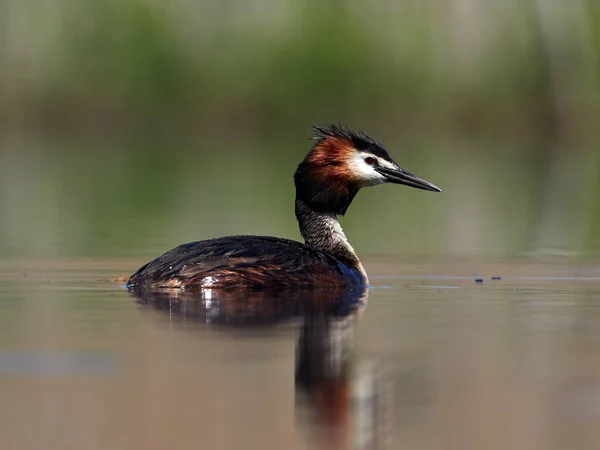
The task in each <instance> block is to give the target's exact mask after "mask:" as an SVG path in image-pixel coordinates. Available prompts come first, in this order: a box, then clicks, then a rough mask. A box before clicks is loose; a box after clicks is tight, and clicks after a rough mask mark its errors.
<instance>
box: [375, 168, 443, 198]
mask: <svg viewBox="0 0 600 450" xmlns="http://www.w3.org/2000/svg"><path fill="white" fill-rule="evenodd" d="M375 170H377V172H379V173H380V174H381V175H383V176H384V177H385V179H386V181H387V182H389V183H394V184H404V185H406V186H411V187H414V188H417V189H423V190H424V191H433V192H442V190H441V189H440V188H439V187H437V186H436V185H435V184H432V183H430V182H429V181H427V180H424V179H423V178H420V177H418V176H416V175H413V174H412V173H409V172H407V171H406V170H403V169H400V168H397V169H389V168H387V167H377V168H376V169H375Z"/></svg>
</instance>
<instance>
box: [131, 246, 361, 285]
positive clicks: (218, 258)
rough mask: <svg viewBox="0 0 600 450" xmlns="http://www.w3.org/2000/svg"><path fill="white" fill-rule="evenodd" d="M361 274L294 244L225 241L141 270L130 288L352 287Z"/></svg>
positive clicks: (171, 254)
mask: <svg viewBox="0 0 600 450" xmlns="http://www.w3.org/2000/svg"><path fill="white" fill-rule="evenodd" d="M361 281H362V278H361V272H360V271H358V270H355V269H351V268H349V267H347V266H345V265H344V264H342V263H341V262H339V261H338V260H336V259H335V258H333V257H331V256H329V255H327V254H325V253H322V252H319V251H317V250H315V249H313V248H311V247H309V246H307V245H305V244H302V243H300V242H297V241H292V240H290V239H280V238H275V237H268V236H226V237H221V238H216V239H208V240H205V241H198V242H190V243H188V244H183V245H180V246H179V247H176V248H174V249H172V250H169V251H168V252H166V253H165V254H164V255H162V256H160V257H158V258H156V259H155V260H153V261H151V262H149V263H148V264H146V265H145V266H143V267H141V268H140V269H139V270H138V271H137V272H136V273H135V274H133V275H132V276H131V278H130V280H129V285H131V286H136V287H141V286H143V287H145V288H151V289H164V288H182V287H187V288H188V289H189V288H190V287H197V288H201V289H204V288H210V289H217V288H235V287H257V288H264V287H277V286H280V287H294V286H313V285H328V286H340V287H341V286H349V287H351V286H354V285H359V284H360V283H361Z"/></svg>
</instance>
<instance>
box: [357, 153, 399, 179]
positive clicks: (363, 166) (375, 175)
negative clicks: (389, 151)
mask: <svg viewBox="0 0 600 450" xmlns="http://www.w3.org/2000/svg"><path fill="white" fill-rule="evenodd" d="M365 158H374V159H376V160H377V162H378V163H379V165H381V166H383V167H389V168H393V167H394V166H392V165H391V164H390V163H388V162H387V161H384V160H382V159H381V158H378V157H377V156H375V155H371V154H369V153H355V154H354V155H352V158H351V159H350V162H349V164H348V168H349V169H350V171H351V172H352V174H353V175H354V176H355V177H356V178H359V179H360V180H361V181H362V182H363V184H364V186H375V185H377V184H381V183H385V177H384V176H383V175H381V174H380V173H379V172H377V171H376V170H375V169H374V168H373V166H371V165H369V164H367V163H366V162H365Z"/></svg>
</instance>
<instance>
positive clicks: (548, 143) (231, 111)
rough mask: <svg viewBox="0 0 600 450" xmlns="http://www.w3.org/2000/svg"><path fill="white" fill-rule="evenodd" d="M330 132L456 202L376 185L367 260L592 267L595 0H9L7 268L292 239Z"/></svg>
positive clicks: (595, 234)
mask: <svg viewBox="0 0 600 450" xmlns="http://www.w3.org/2000/svg"><path fill="white" fill-rule="evenodd" d="M335 122H342V123H344V124H346V125H348V126H349V127H351V128H361V129H363V130H365V131H366V132H368V133H369V134H371V135H372V136H373V137H375V138H376V139H378V140H379V141H381V142H382V143H383V144H384V145H385V146H386V147H387V148H388V150H389V151H390V153H391V154H392V156H393V157H394V158H395V159H396V161H397V162H398V163H399V164H400V165H401V166H403V167H405V168H406V169H408V170H410V171H412V172H414V173H416V174H418V175H421V176H423V177H425V178H426V179H428V180H430V181H432V182H433V183H435V184H437V185H438V186H440V187H441V188H442V189H443V190H444V192H443V193H442V194H431V193H425V192H422V191H416V190H411V189H407V188H399V187H397V186H384V187H379V188H376V189H369V190H363V192H361V193H360V194H359V195H358V197H357V199H356V201H355V203H354V204H353V206H352V207H351V208H350V210H349V212H348V215H347V217H346V218H344V219H342V224H343V226H344V228H345V230H346V233H347V235H348V237H349V238H350V240H351V242H352V243H353V245H354V247H355V248H356V250H357V251H358V252H359V254H361V256H365V255H371V256H377V255H395V256H396V257H399V258H414V257H417V256H418V257H424V258H432V257H433V258H441V257H451V256H473V255H477V256H481V255H483V256H494V257H507V256H514V255H522V254H560V255H575V256H595V255H598V254H600V226H599V225H598V223H599V222H600V181H599V180H600V148H599V145H598V143H599V142H600V141H599V138H600V131H599V128H600V126H599V124H600V3H599V2H598V1H597V0H573V1H569V2H566V1H564V0H489V1H487V2H480V1H476V0H405V1H399V2H393V1H389V0H387V1H381V0H379V1H365V0H355V1H339V0H337V1H330V2H320V1H316V0H287V1H275V0H256V1H252V2H247V1H242V0H228V1H222V2H218V1H208V0H207V1H204V2H190V1H184V0H173V1H170V2H164V1H162V2H161V1H156V0H79V1H68V0H30V1H27V2H25V1H22V0H4V1H2V2H1V3H0V256H3V257H9V256H19V255H24V256H115V257H120V256H131V255H136V256H137V255H153V254H156V253H158V252H161V251H163V250H166V249H167V248H170V247H172V246H174V245H177V244H179V243H182V242H186V241H191V240H197V239H204V238H209V237H213V236H217V235H224V234H238V233H243V234H268V235H277V236H285V237H290V238H294V239H299V233H298V232H297V226H296V221H295V218H294V213H293V198H294V190H293V183H292V174H293V171H294V170H295V167H296V165H297V164H298V162H299V161H300V160H301V159H302V158H303V157H304V155H305V153H306V152H307V151H308V149H309V147H310V145H311V142H310V141H309V140H308V138H309V131H310V126H311V125H321V124H326V123H335Z"/></svg>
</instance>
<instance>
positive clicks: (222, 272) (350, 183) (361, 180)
mask: <svg viewBox="0 0 600 450" xmlns="http://www.w3.org/2000/svg"><path fill="white" fill-rule="evenodd" d="M313 131H314V139H315V143H314V145H313V146H312V148H311V150H310V151H309V152H308V154H307V155H306V157H305V158H304V160H303V161H302V162H301V163H300V165H299V166H298V168H297V169H296V172H295V174H294V183H295V186H296V200H295V209H296V219H297V220H298V225H299V227H300V234H301V235H302V237H303V238H304V243H300V242H297V241H293V240H290V239H282V238H277V237H270V236H244V235H242V236H226V237H220V238H215V239H208V240H203V241H197V242H190V243H187V244H183V245H180V246H178V247H176V248H174V249H172V250H169V251H168V252H166V253H164V254H163V255H161V256H159V257H157V258H156V259H154V260H153V261H151V262H149V263H147V264H145V265H144V266H142V267H140V268H139V269H138V270H137V271H136V272H135V273H134V274H133V275H132V276H131V277H130V278H129V280H128V282H127V288H128V289H129V290H130V291H144V290H152V289H185V290H188V291H189V290H194V289H229V288H290V287H321V286H322V287H325V286H343V287H347V288H352V289H364V287H365V286H367V284H368V277H367V273H366V271H365V269H364V267H363V265H362V264H361V262H360V260H359V258H358V256H357V255H356V252H355V251H354V249H353V248H352V246H351V245H350V243H349V242H348V239H346V235H345V234H344V231H343V230H342V227H341V226H340V223H339V221H338V217H339V216H343V215H344V214H345V213H346V210H347V209H348V207H349V206H350V203H352V200H353V199H354V196H355V195H356V194H357V193H358V191H359V190H360V189H361V188H363V187H368V186H376V185H379V184H383V183H394V184H403V185H406V186H411V187H414V188H417V189H422V190H426V191H434V192H441V189H440V188H438V187H437V186H435V185H433V184H432V183H430V182H429V181H426V180H424V179H423V178H420V177H418V176H416V175H413V174H411V173H409V172H407V171H406V170H404V169H402V168H401V167H400V166H399V165H398V164H396V163H395V162H394V160H393V159H392V158H391V156H390V155H389V153H388V152H387V150H386V149H385V148H384V147H383V145H382V144H380V143H378V142H377V141H375V140H374V139H372V138H371V137H369V136H368V135H366V134H365V133H363V132H361V131H358V132H355V131H351V130H349V129H348V128H346V127H344V126H342V125H329V126H325V127H314V129H313Z"/></svg>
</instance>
